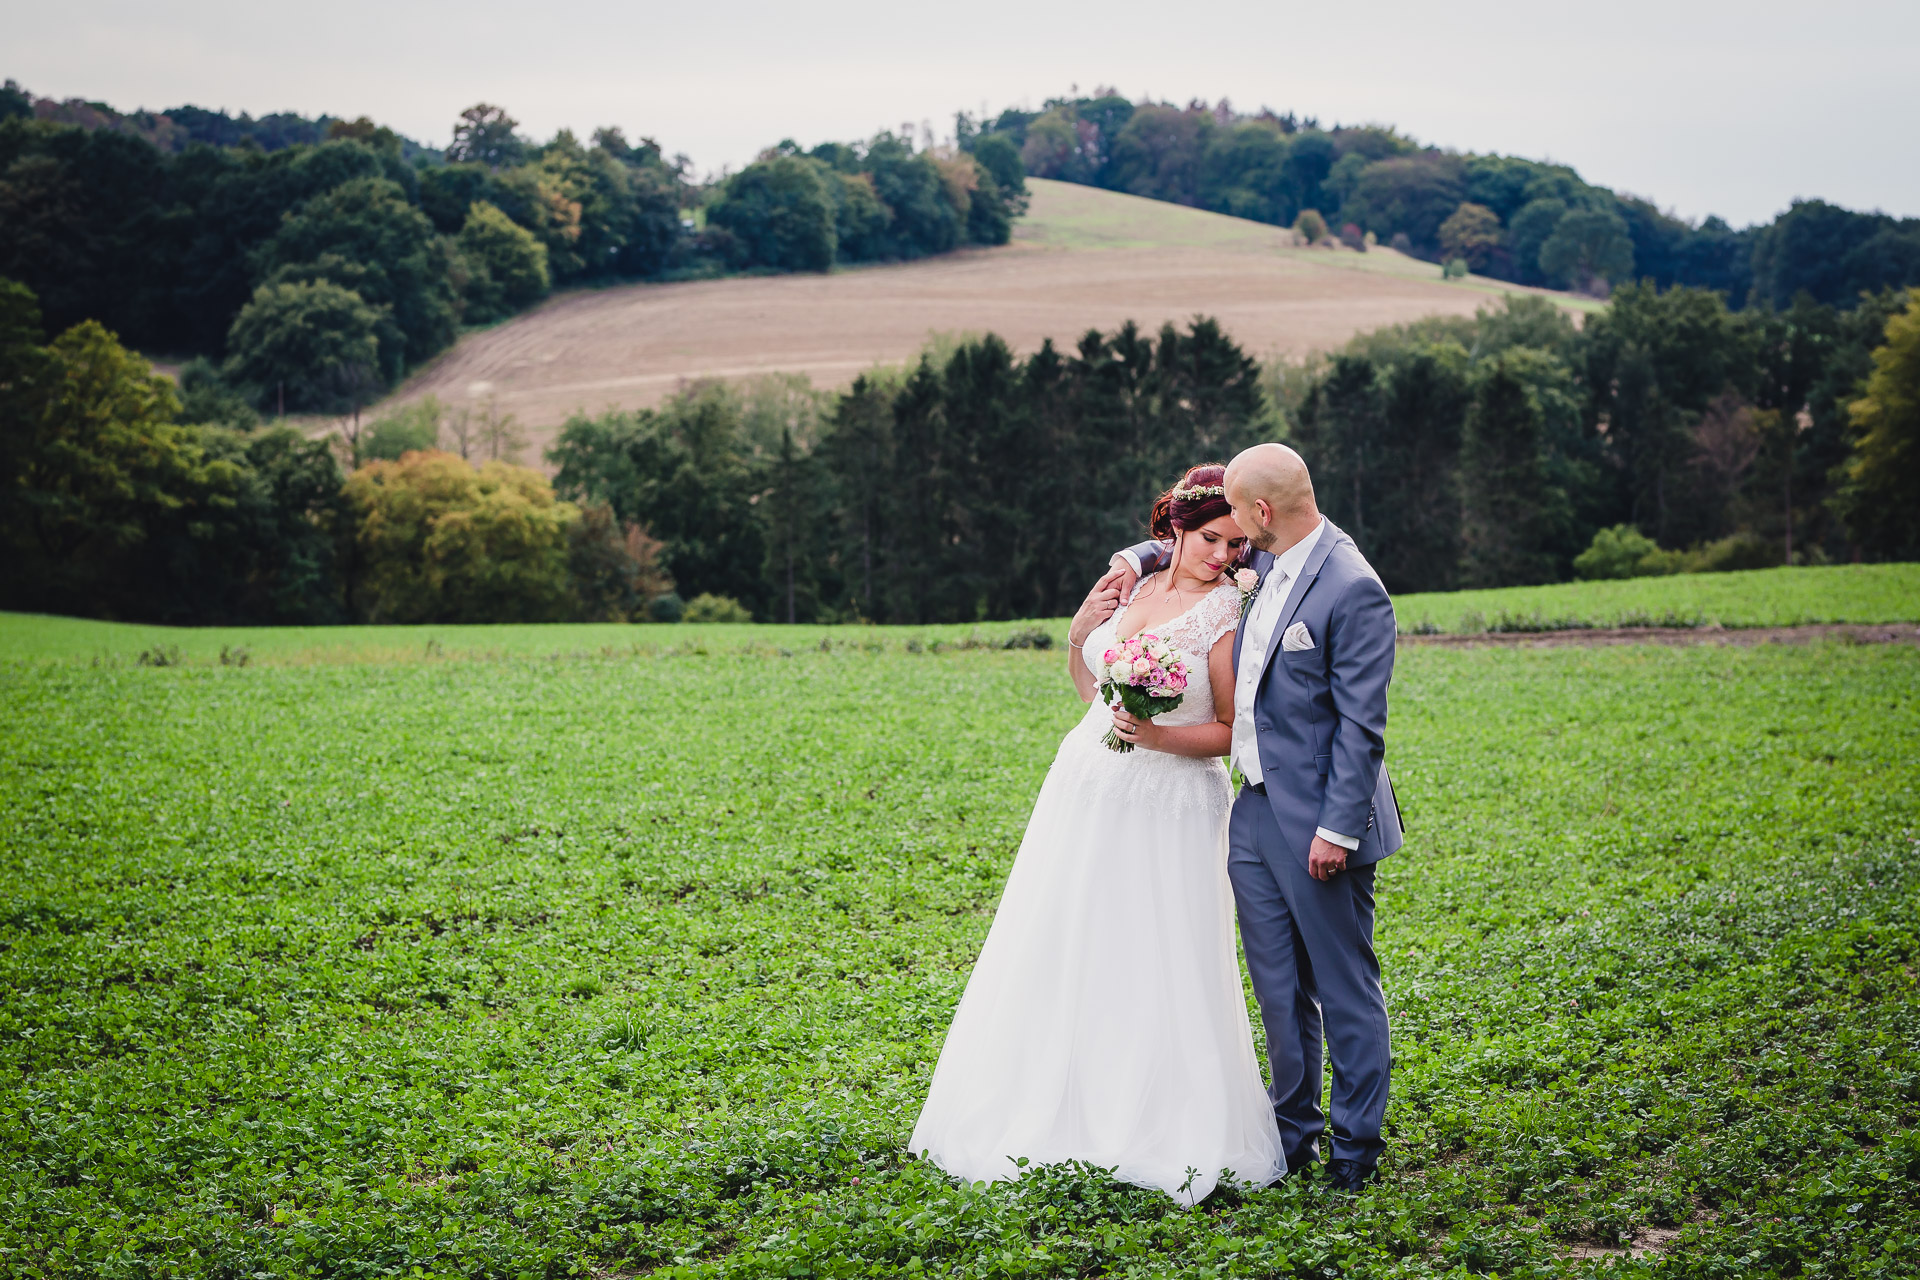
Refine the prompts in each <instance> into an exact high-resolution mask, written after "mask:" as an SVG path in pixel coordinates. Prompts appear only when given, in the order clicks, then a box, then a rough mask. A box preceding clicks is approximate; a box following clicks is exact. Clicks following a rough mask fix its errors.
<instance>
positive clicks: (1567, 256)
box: [1540, 209, 1633, 294]
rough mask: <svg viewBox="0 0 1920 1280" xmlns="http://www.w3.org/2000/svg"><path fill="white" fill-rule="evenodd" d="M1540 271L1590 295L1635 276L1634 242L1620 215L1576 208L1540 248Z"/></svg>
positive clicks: (1563, 219)
mask: <svg viewBox="0 0 1920 1280" xmlns="http://www.w3.org/2000/svg"><path fill="white" fill-rule="evenodd" d="M1540 270H1541V272H1542V273H1543V274H1544V275H1545V276H1546V277H1547V278H1548V279H1550V280H1555V281H1559V282H1562V283H1564V284H1567V285H1570V286H1572V287H1573V288H1576V289H1580V290H1583V291H1585V292H1588V293H1599V294H1605V293H1606V292H1607V287H1608V286H1610V285H1613V284H1618V283H1619V282H1621V281H1623V280H1629V279H1631V278H1632V277H1633V240H1632V238H1631V237H1630V236H1628V234H1627V224H1626V222H1625V220H1624V219H1622V218H1621V217H1620V215H1619V214H1617V213H1611V212H1608V211H1606V210H1602V209H1575V210H1573V211H1572V212H1570V213H1568V214H1567V216H1566V217H1564V218H1562V219H1560V221H1559V222H1558V223H1556V224H1555V225H1554V228H1553V234H1552V235H1549V236H1548V237H1547V238H1546V240H1545V241H1543V242H1542V243H1541V245H1540Z"/></svg>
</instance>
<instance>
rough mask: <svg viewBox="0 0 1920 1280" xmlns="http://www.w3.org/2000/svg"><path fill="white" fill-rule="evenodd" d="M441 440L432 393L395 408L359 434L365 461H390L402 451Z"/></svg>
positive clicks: (434, 399)
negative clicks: (422, 398) (380, 459)
mask: <svg viewBox="0 0 1920 1280" xmlns="http://www.w3.org/2000/svg"><path fill="white" fill-rule="evenodd" d="M439 442H440V401H439V400H438V399H436V398H435V397H433V396H428V397H427V398H426V399H424V400H416V401H414V402H413V403H412V404H409V405H404V406H402V407H401V408H399V409H396V410H394V411H393V412H392V413H390V414H388V415H387V416H386V417H384V418H381V419H380V420H379V421H377V422H375V423H373V425H371V426H369V427H368V428H367V429H366V431H365V433H363V434H362V435H361V437H360V449H359V452H360V457H361V458H362V459H363V460H365V461H369V462H370V461H373V460H374V459H376V458H384V459H386V460H388V461H392V460H394V459H397V458H399V457H400V455H401V454H403V453H417V452H419V451H421V450H423V449H431V448H434V447H435V446H436V445H438V444H439Z"/></svg>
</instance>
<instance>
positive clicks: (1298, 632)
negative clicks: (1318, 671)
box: [1280, 622, 1313, 653]
mask: <svg viewBox="0 0 1920 1280" xmlns="http://www.w3.org/2000/svg"><path fill="white" fill-rule="evenodd" d="M1311 648H1313V635H1312V633H1310V632H1309V631H1308V630H1307V624H1306V623H1304V622H1296V623H1294V624H1293V625H1292V626H1290V627H1288V628H1287V629H1286V631H1285V633H1283V634H1282V635H1281V637H1280V650H1281V652H1283V653H1298V652H1300V651H1301V650H1302V649H1311Z"/></svg>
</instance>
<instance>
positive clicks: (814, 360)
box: [396, 179, 1586, 437]
mask: <svg viewBox="0 0 1920 1280" xmlns="http://www.w3.org/2000/svg"><path fill="white" fill-rule="evenodd" d="M1030 186H1031V187H1032V189H1033V200H1032V205H1031V208H1030V210H1029V212H1028V213H1027V215H1026V217H1025V218H1023V219H1021V220H1020V221H1019V222H1017V223H1016V224H1015V229H1014V238H1013V243H1012V244H1010V245H1007V246H1005V247H1003V248H997V249H973V250H966V251H963V252H959V253H954V254H949V255H946V256H943V257H939V258H932V259H927V260H925V261H921V262H912V263H903V264H895V265H890V266H873V267H861V268H856V269H849V270H841V271H836V272H833V273H831V274H828V275H787V276H761V277H755V278H746V279H731V280H710V281H702V282H693V283H682V284H645V285H626V286H621V287H618V288H608V289H598V290H587V291H581V292H574V293H569V294H566V295H563V296H560V297H556V298H554V299H552V300H551V301H549V302H547V303H546V304H545V305H544V306H541V307H540V308H538V309H537V310H535V311H533V312H531V313H530V314H528V315H525V316H521V317H519V318H518V319H515V320H512V321H510V322H508V323H506V324H503V325H500V326H498V327H496V328H492V329H488V330H486V331H484V332H481V333H475V334H471V335H469V336H467V337H466V338H464V339H462V340H461V342H460V344H459V345H458V346H457V347H455V348H454V349H453V350H452V351H451V352H448V353H447V354H446V355H444V356H442V357H441V358H440V359H439V360H437V361H435V362H434V363H433V364H432V365H430V366H428V368H427V369H426V370H425V371H423V372H422V373H421V374H420V375H419V376H417V377H416V378H414V379H413V380H411V381H410V382H409V383H408V384H407V385H406V386H405V387H403V388H402V389H401V390H400V392H399V393H398V394H397V397H396V403H398V402H404V401H406V400H410V399H413V398H416V397H419V396H423V395H426V394H429V393H431V394H434V395H437V396H439V397H440V399H441V400H443V401H446V402H448V403H450V404H453V405H461V404H467V403H472V402H474V401H478V400H484V399H486V398H488V397H492V398H494V399H496V400H497V401H498V403H499V406H500V407H501V408H502V409H504V410H508V411H510V412H512V413H514V414H516V415H517V416H518V417H519V419H520V421H521V422H522V423H524V424H526V425H528V426H531V427H533V428H534V429H535V434H536V435H537V436H541V437H544V436H545V434H546V432H547V430H548V429H550V428H553V427H556V426H558V425H559V424H560V423H561V422H562V421H564V420H565V418H566V417H567V415H568V414H570V413H573V412H574V411H575V410H581V409H584V410H586V411H588V412H592V413H598V412H600V411H601V410H603V409H605V408H607V407H608V406H619V407H641V406H646V405H651V404H654V403H657V402H658V401H659V400H660V399H662V398H663V397H664V396H666V395H667V394H668V393H670V392H672V391H673V390H674V389H675V388H676V387H677V386H679V385H681V384H682V383H683V382H686V381H688V380H691V379H696V378H715V377H718V378H732V377H741V376H745V375H749V374H754V373H768V372H775V371H779V372H789V373H803V374H807V375H808V376H809V377H811V378H812V380H813V382H814V384H815V385H816V386H821V387H841V386H845V385H846V384H847V383H849V382H851V381H853V379H854V376H855V375H856V374H858V373H860V372H861V371H862V370H864V369H868V368H871V367H872V366H873V365H874V364H876V363H886V364H894V363H899V362H901V361H903V360H907V359H910V358H912V357H913V355H914V354H915V353H916V352H918V351H919V350H920V348H921V346H922V345H923V344H924V343H925V342H926V341H927V339H928V338H929V337H930V336H932V335H934V334H937V333H957V332H987V331H991V332H994V333H997V334H999V335H1000V336H1001V337H1003V338H1005V339H1006V340H1007V341H1008V342H1009V343H1010V344H1012V345H1013V347H1014V348H1015V349H1016V350H1019V351H1023V352H1026V351H1032V350H1034V349H1035V348H1037V347H1038V346H1039V345H1040V343H1041V342H1042V341H1043V340H1044V339H1047V338H1052V339H1053V340H1054V341H1055V343H1057V344H1059V345H1061V346H1063V347H1065V346H1071V345H1072V344H1073V343H1074V342H1076V341H1078V340H1079V337H1080V335H1081V334H1083V333H1085V332H1086V331H1087V330H1088V329H1090V328H1098V329H1102V330H1112V329H1115V328H1118V327H1119V326H1120V325H1121V324H1123V323H1124V322H1126V321H1128V320H1133V321H1135V322H1137V323H1138V324H1140V325H1141V326H1143V327H1145V328H1147V329H1150V330H1152V329H1158V328H1159V327H1160V325H1161V324H1162V323H1163V322H1165V321H1169V320H1171V321H1173V322H1175V323H1178V324H1184V323H1185V322H1187V321H1188V320H1190V319H1192V318H1193V317H1194V316H1195V315H1211V316H1214V317H1216V318H1218V319H1219V320H1220V322H1221V323H1222V325H1223V326H1225V328H1226V331H1227V332H1228V333H1229V334H1230V335H1232V337H1233V338H1234V339H1235V341H1237V342H1239V343H1240V345H1241V346H1242V347H1244V348H1245V349H1246V350H1247V351H1249V352H1250V353H1252V354H1254V355H1256V356H1260V357H1263V358H1264V357H1267V356H1271V355H1274V354H1288V355H1295V356H1297V355H1301V354H1304V353H1305V352H1307V351H1310V350H1328V349H1331V348H1334V347H1337V346H1339V345H1341V344H1342V343H1344V342H1346V341H1347V339H1348V338H1350V337H1352V336H1353V335H1354V334H1356V333H1359V332H1362V331H1364V330H1369V329H1375V328H1378V327H1380V326H1382V325H1389V324H1396V323H1399V322H1401V321H1405V320H1412V319H1417V318H1418V317H1421V316H1428V315H1436V314H1447V315H1471V314H1472V313H1473V311H1474V309H1475V308H1476V307H1479V306H1483V305H1485V304H1487V303H1488V302H1489V301H1491V300H1493V299H1495V298H1497V297H1498V296H1500V295H1501V294H1503V293H1509V292H1512V293H1532V292H1541V291H1539V290H1530V289H1523V288H1521V287H1520V286H1517V285H1507V284H1503V283H1501V282H1498V281H1492V280H1482V279H1479V278H1470V279H1468V280H1465V281H1455V282H1452V283H1443V282H1442V281H1441V279H1440V270H1439V268H1438V267H1436V266H1434V265H1433V264H1431V263H1426V262H1419V261H1416V260H1414V259H1411V258H1407V257H1404V256H1403V255H1401V254H1398V253H1395V252H1393V251H1392V250H1390V249H1379V250H1376V251H1375V252H1372V253H1367V254H1357V253H1353V252H1350V251H1347V250H1326V249H1308V248H1294V247H1293V246H1292V243H1291V234H1290V233H1289V232H1287V231H1285V230H1282V229H1281V228H1278V227H1270V226H1267V225H1266V224H1264V223H1259V222H1249V221H1246V220H1244V219H1240V218H1230V217H1227V216H1225V215H1223V214H1216V213H1207V212H1205V211H1203V210H1199V209H1188V208H1185V207H1183V206H1180V205H1175V204H1167V203H1164V202H1161V201H1156V200H1144V199H1141V198H1140V197H1138V196H1129V195H1121V194H1119V193H1117V192H1112V191H1101V190H1098V189H1096V188H1092V187H1081V186H1075V185H1072V184H1070V183H1064V182H1050V181H1046V180H1043V179H1034V180H1031V182H1030ZM1549 296H1552V297H1555V298H1560V299H1563V300H1565V302H1566V304H1567V305H1569V306H1573V307H1579V306H1583V305H1586V304H1583V303H1581V302H1580V301H1578V300H1576V299H1573V298H1571V297H1570V296H1568V295H1564V294H1550V295H1549Z"/></svg>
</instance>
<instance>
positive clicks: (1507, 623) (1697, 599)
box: [1393, 564, 1920, 634]
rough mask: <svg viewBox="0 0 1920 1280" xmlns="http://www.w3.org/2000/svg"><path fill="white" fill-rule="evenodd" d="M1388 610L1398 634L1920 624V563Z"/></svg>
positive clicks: (1474, 594) (1397, 601) (1473, 598)
mask: <svg viewBox="0 0 1920 1280" xmlns="http://www.w3.org/2000/svg"><path fill="white" fill-rule="evenodd" d="M1393 609H1394V615H1395V616H1396V617H1397V618H1398V619H1399V622H1400V630H1401V631H1402V633H1406V632H1419V631H1428V632H1440V633H1451V634H1471V633H1473V632H1478V631H1488V630H1493V631H1541V630H1558V629H1564V628H1588V627H1647V626H1680V627H1703V626H1716V625H1717V626H1722V627H1791V626H1798V625H1801V624H1803V623H1813V622H1860V623H1874V622H1920V564H1848V565H1831V566H1825V567H1820V568H1799V569H1751V570H1747V571H1745V572H1741V573H1683V574H1677V575H1674V576H1672V577H1659V578H1625V579H1620V580H1616V581H1611V582H1561V583H1555V584H1554V585H1552V586H1545V587H1501V588H1499V589H1497V590H1491V591H1447V592H1434V593H1432V594H1429V595H1403V596H1396V597H1395V598H1394V602H1393Z"/></svg>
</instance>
